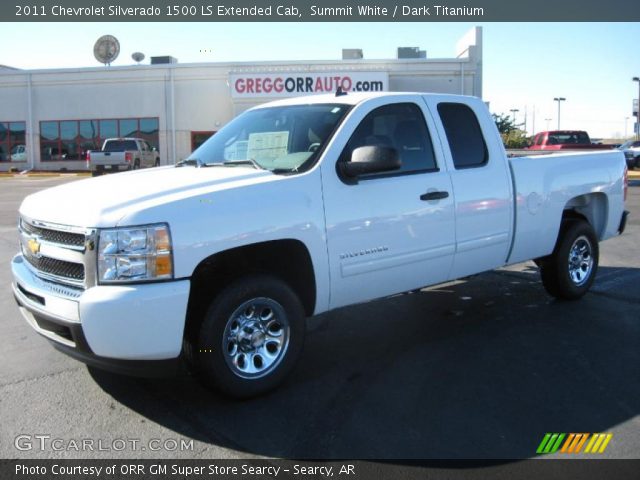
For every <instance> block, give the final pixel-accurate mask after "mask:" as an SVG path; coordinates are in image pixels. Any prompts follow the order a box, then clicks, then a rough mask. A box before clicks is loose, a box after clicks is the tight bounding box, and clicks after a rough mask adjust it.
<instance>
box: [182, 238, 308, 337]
mask: <svg viewBox="0 0 640 480" xmlns="http://www.w3.org/2000/svg"><path fill="white" fill-rule="evenodd" d="M256 273H267V274H270V275H274V276H276V277H278V278H280V279H282V280H283V281H284V282H286V283H287V284H288V285H289V286H290V287H291V288H292V289H293V291H294V292H295V293H296V294H297V295H298V297H299V298H300V301H301V302H302V305H303V307H304V311H305V314H306V315H307V316H311V315H312V314H313V313H314V310H315V304H316V280H315V271H314V268H313V263H312V260H311V255H310V253H309V250H308V248H307V246H306V245H305V244H304V243H303V242H302V241H300V240H296V239H282V240H272V241H266V242H259V243H254V244H249V245H243V246H241V247H236V248H232V249H229V250H224V251H222V252H218V253H216V254H213V255H211V256H209V257H207V258H205V259H204V260H202V261H201V262H200V263H199V264H198V265H197V267H196V268H195V269H194V271H193V274H192V276H191V289H190V293H189V302H188V306H187V324H186V328H185V337H186V338H187V339H188V340H193V339H194V338H195V335H197V332H198V329H199V325H200V324H201V323H202V318H203V316H204V313H205V312H206V309H207V307H208V305H209V303H210V302H211V300H212V299H213V297H214V296H215V294H216V292H218V291H220V289H222V288H224V287H225V286H226V285H228V284H229V283H231V282H233V281H234V280H236V279H238V278H241V277H243V276H246V275H250V274H256Z"/></svg>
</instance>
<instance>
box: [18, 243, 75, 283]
mask: <svg viewBox="0 0 640 480" xmlns="http://www.w3.org/2000/svg"><path fill="white" fill-rule="evenodd" d="M22 253H23V254H24V257H25V258H26V259H27V261H28V262H29V263H30V264H31V265H32V266H33V267H34V268H35V269H36V270H39V271H41V272H43V273H46V274H48V275H54V276H56V277H61V278H68V279H71V280H77V281H83V280H84V265H82V264H79V263H72V262H65V261H64V260H58V259H56V258H50V257H37V256H35V255H33V254H32V253H31V252H30V251H29V250H27V249H23V251H22Z"/></svg>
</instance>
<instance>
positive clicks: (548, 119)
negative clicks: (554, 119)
mask: <svg viewBox="0 0 640 480" xmlns="http://www.w3.org/2000/svg"><path fill="white" fill-rule="evenodd" d="M544 121H545V122H547V131H549V122H550V121H551V119H550V118H545V119H544Z"/></svg>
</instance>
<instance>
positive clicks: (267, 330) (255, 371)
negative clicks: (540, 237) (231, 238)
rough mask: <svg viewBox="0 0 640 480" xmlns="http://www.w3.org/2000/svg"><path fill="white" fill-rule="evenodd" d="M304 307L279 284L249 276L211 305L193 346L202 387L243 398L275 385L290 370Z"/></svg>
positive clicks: (302, 326)
mask: <svg viewBox="0 0 640 480" xmlns="http://www.w3.org/2000/svg"><path fill="white" fill-rule="evenodd" d="M304 320H305V315H304V309H303V307H302V304H301V302H300V300H299V299H298V297H297V295H296V294H295V293H294V292H293V290H292V289H291V288H290V287H289V286H288V285H287V284H286V283H285V282H283V281H282V280H280V279H279V278H276V277H272V276H269V275H251V276H247V277H244V278H241V279H240V280H238V281H236V282H234V283H232V284H231V285H229V286H228V287H227V288H225V289H224V290H223V291H221V292H220V293H219V294H218V295H217V296H216V298H215V299H214V300H213V301H212V302H211V305H210V307H209V309H208V311H207V313H206V314H205V317H204V320H203V323H202V326H201V328H200V334H199V336H198V344H197V347H196V348H195V351H194V352H193V353H194V357H195V358H196V363H197V369H198V371H199V372H200V375H201V377H202V379H203V380H204V382H205V383H206V384H207V385H210V386H212V387H215V388H217V389H219V390H221V391H223V392H224V393H226V394H228V395H231V396H234V397H238V398H247V397H252V396H256V395H259V394H262V393H264V392H266V391H268V390H270V389H272V388H274V387H276V386H277V385H279V384H280V383H281V382H282V381H283V380H284V379H285V377H286V376H287V374H288V373H289V372H290V371H291V370H292V369H293V367H294V366H295V363H296V360H297V359H298V357H299V355H300V352H301V351H302V346H303V344H304V336H305V328H306V327H305V321H304Z"/></svg>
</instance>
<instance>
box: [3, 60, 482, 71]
mask: <svg viewBox="0 0 640 480" xmlns="http://www.w3.org/2000/svg"><path fill="white" fill-rule="evenodd" d="M469 61H470V59H469V58H467V57H463V58H427V59H424V58H409V59H404V58H402V59H397V58H389V59H359V60H343V59H330V60H267V61H255V62H253V61H244V62H192V63H160V64H155V65H151V64H142V65H141V64H132V65H116V66H113V65H110V66H108V67H107V66H102V67H64V68H36V69H19V68H15V67H7V69H8V70H9V71H7V72H3V71H1V70H0V75H2V74H13V75H15V74H34V73H36V74H40V73H42V74H49V73H79V72H101V71H102V72H104V71H127V70H143V69H144V70H146V69H152V70H158V69H181V68H185V69H187V68H202V67H218V68H220V67H227V68H229V69H230V73H235V72H233V70H231V69H233V68H242V69H243V70H240V71H242V72H250V71H256V67H264V68H266V67H275V66H283V67H287V66H305V65H308V66H321V65H331V66H336V65H343V66H349V67H355V66H359V67H363V66H367V65H386V64H399V65H416V64H433V63H452V64H457V63H469ZM244 68H247V69H248V70H244Z"/></svg>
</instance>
